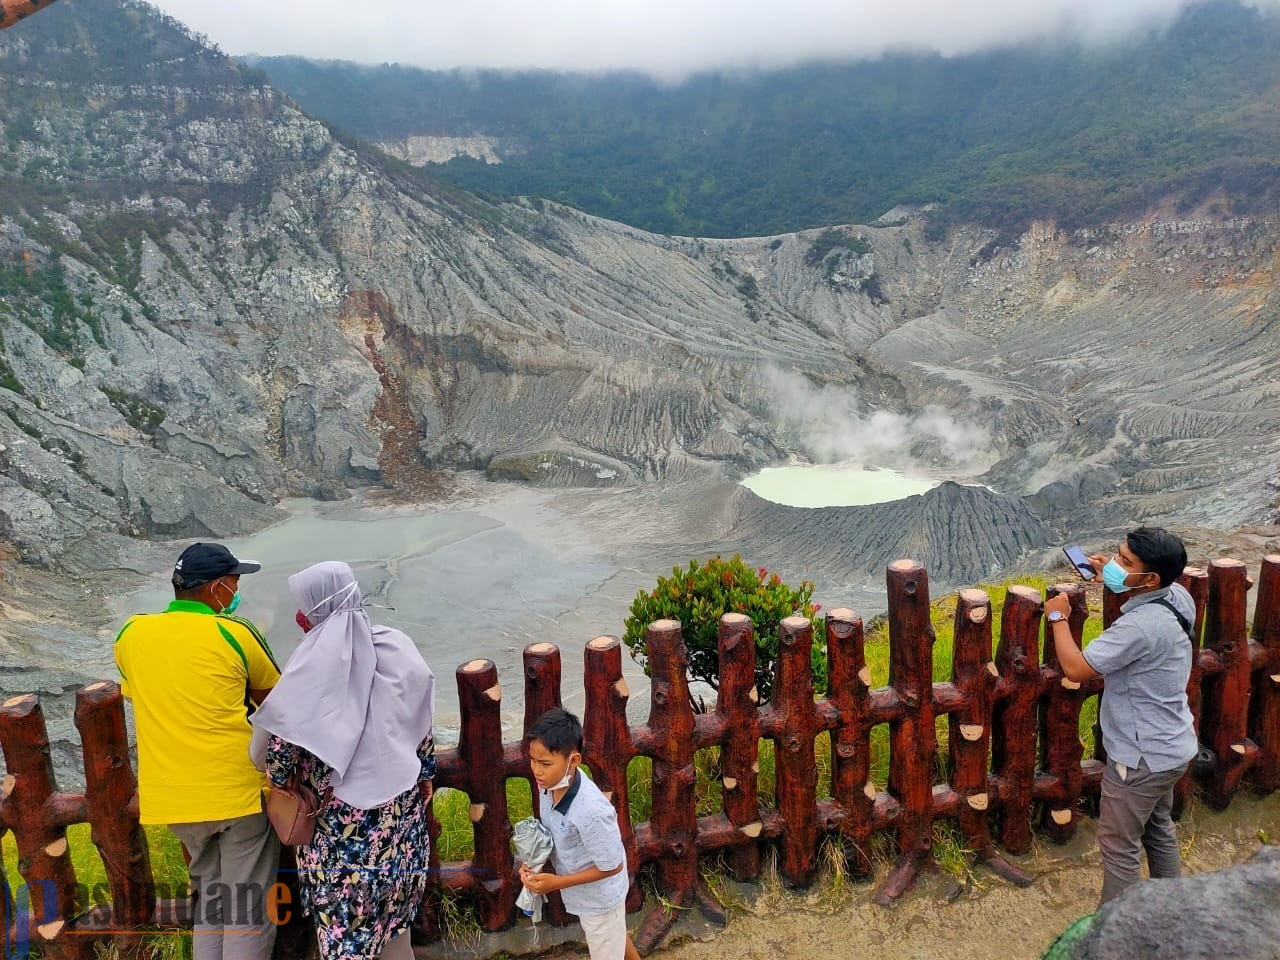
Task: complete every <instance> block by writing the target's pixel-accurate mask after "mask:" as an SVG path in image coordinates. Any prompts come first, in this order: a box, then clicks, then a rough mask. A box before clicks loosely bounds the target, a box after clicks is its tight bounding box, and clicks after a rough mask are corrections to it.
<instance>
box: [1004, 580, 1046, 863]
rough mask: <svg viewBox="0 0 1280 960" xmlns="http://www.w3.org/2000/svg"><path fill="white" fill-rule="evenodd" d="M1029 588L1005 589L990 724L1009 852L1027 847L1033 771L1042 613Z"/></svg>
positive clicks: (1034, 592)
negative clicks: (996, 678) (993, 705)
mask: <svg viewBox="0 0 1280 960" xmlns="http://www.w3.org/2000/svg"><path fill="white" fill-rule="evenodd" d="M1042 610H1043V604H1042V603H1041V602H1040V595H1039V593H1037V592H1036V591H1035V590H1033V589H1032V588H1031V587H1025V586H1022V585H1017V584H1015V585H1014V586H1011V587H1010V588H1009V589H1008V591H1007V592H1006V593H1005V600H1004V611H1003V612H1002V614H1001V620H1000V646H999V648H998V649H997V650H996V667H997V668H998V669H999V671H1000V680H999V683H997V685H996V706H995V710H994V712H993V718H992V722H991V733H992V736H991V756H992V767H993V769H994V770H995V771H996V774H997V775H998V777H999V781H1000V810H1001V814H1002V816H1001V825H1000V843H1001V844H1002V845H1003V846H1004V848H1005V849H1006V850H1008V851H1010V852H1011V853H1026V852H1027V851H1028V850H1030V849H1031V800H1032V791H1033V788H1034V786H1035V774H1036V719H1037V716H1036V700H1037V698H1038V697H1039V695H1040V651H1039V641H1040V615H1041V612H1042Z"/></svg>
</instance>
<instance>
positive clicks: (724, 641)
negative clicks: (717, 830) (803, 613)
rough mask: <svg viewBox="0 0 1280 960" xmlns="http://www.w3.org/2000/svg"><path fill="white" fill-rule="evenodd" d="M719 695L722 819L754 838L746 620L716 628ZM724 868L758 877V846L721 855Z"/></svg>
mask: <svg viewBox="0 0 1280 960" xmlns="http://www.w3.org/2000/svg"><path fill="white" fill-rule="evenodd" d="M718 630H719V644H718V646H719V653H720V690H719V693H718V695H717V697H716V714H717V715H718V716H719V718H720V720H721V722H722V723H723V725H724V745H723V746H722V748H721V751H720V774H721V778H722V779H721V786H722V787H723V789H724V793H723V796H724V814H725V816H726V817H728V818H729V822H730V823H731V824H732V825H733V826H734V827H735V828H737V829H738V830H739V831H741V832H742V833H743V834H744V835H745V836H747V837H752V838H754V837H758V836H759V835H760V827H761V824H760V797H759V783H758V782H757V775H758V773H759V771H760V765H759V758H758V754H759V749H760V728H759V709H758V707H759V703H760V693H759V691H758V690H757V689H756V632H755V628H754V627H753V626H752V624H751V619H750V618H749V617H747V616H746V615H744V614H741V613H726V614H724V616H722V617H721V618H720V623H719V628H718ZM724 862H725V866H726V867H727V868H728V869H729V872H730V873H731V874H732V875H733V877H734V878H735V879H737V880H754V879H755V878H756V877H758V876H759V875H760V845H759V844H758V843H744V844H738V845H736V846H733V847H730V848H729V849H728V850H726V851H725V852H724Z"/></svg>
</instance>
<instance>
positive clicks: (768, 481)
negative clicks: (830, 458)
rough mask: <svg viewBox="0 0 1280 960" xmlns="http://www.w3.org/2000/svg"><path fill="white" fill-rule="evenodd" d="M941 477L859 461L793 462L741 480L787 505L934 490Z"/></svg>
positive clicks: (834, 503) (874, 499) (885, 499)
mask: <svg viewBox="0 0 1280 960" xmlns="http://www.w3.org/2000/svg"><path fill="white" fill-rule="evenodd" d="M940 482H941V481H939V480H936V479H932V478H929V477H921V476H908V475H907V474H904V473H899V472H898V471H897V470H887V469H874V468H869V467H864V466H863V465H862V464H859V463H848V462H846V463H790V464H786V465H784V466H780V467H765V468H764V469H763V470H761V471H760V472H759V473H755V474H752V475H751V476H749V477H747V478H746V479H744V480H742V481H741V483H742V486H744V487H746V488H747V489H748V490H750V491H751V492H752V493H754V494H755V495H756V496H758V497H762V498H764V499H765V500H769V501H772V502H773V503H780V504H784V505H785V506H788V507H858V506H865V505H867V504H870V503H889V502H891V501H893V500H903V499H905V498H906V497H913V496H916V495H917V494H921V493H925V492H926V491H929V490H932V489H933V488H934V487H936V486H937V485H938V484H939V483H940Z"/></svg>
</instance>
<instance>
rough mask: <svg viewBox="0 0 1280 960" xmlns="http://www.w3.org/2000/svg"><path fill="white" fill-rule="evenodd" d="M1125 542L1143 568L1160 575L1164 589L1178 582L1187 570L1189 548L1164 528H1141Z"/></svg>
mask: <svg viewBox="0 0 1280 960" xmlns="http://www.w3.org/2000/svg"><path fill="white" fill-rule="evenodd" d="M1125 540H1126V541H1127V542H1128V544H1129V549H1130V550H1132V551H1133V555H1134V556H1135V557H1137V558H1138V559H1139V560H1141V561H1142V564H1143V566H1145V567H1146V568H1147V569H1148V570H1150V571H1152V572H1154V573H1158V574H1159V575H1160V586H1162V587H1167V586H1168V585H1169V584H1171V583H1173V581H1175V580H1177V579H1178V578H1179V577H1180V576H1182V571H1183V570H1185V569H1186V568H1187V548H1186V547H1184V546H1183V545H1182V541H1181V540H1180V539H1178V537H1177V536H1176V535H1175V534H1172V533H1170V532H1169V531H1168V530H1166V529H1164V528H1163V527H1139V528H1138V529H1137V530H1134V531H1133V532H1132V533H1130V534H1129V535H1128V536H1127V537H1126V538H1125Z"/></svg>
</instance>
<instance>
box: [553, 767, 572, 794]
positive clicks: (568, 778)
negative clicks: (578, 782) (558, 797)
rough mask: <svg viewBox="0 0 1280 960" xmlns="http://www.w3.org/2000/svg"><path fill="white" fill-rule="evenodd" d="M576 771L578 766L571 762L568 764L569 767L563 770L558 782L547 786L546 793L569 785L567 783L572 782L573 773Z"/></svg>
mask: <svg viewBox="0 0 1280 960" xmlns="http://www.w3.org/2000/svg"><path fill="white" fill-rule="evenodd" d="M577 772H578V768H577V767H575V766H574V765H573V764H572V763H571V764H569V769H568V770H566V771H565V772H564V776H563V777H561V778H560V782H559V783H557V784H556V785H555V786H554V787H548V788H547V793H554V792H555V791H556V790H563V789H564V788H565V787H567V786H569V784H571V783H573V775H574V774H575V773H577Z"/></svg>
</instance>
